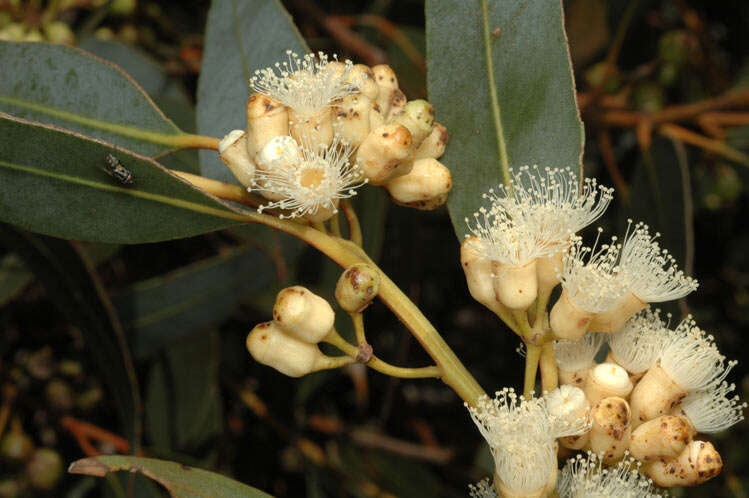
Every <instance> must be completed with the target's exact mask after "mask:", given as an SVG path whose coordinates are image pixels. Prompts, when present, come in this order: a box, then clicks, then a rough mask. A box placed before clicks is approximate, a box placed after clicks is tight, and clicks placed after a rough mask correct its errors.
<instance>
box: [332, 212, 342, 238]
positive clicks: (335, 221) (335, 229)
mask: <svg viewBox="0 0 749 498" xmlns="http://www.w3.org/2000/svg"><path fill="white" fill-rule="evenodd" d="M330 233H332V234H333V235H334V236H336V237H341V221H340V218H339V216H338V213H336V214H334V215H333V217H332V218H330Z"/></svg>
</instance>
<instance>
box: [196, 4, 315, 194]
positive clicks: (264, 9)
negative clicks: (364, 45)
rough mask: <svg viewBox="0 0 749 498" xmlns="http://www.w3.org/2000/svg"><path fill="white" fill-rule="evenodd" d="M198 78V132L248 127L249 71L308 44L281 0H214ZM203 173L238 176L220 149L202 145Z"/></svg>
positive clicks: (219, 132)
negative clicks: (205, 148) (218, 154)
mask: <svg viewBox="0 0 749 498" xmlns="http://www.w3.org/2000/svg"><path fill="white" fill-rule="evenodd" d="M205 36H206V39H205V46H204V48H203V66H202V68H201V71H200V80H199V81H198V132H199V133H200V134H202V135H210V136H214V137H222V136H224V135H226V134H227V133H229V132H230V131H231V130H234V129H245V128H246V127H247V118H246V106H247V97H249V95H250V90H249V80H250V75H251V74H252V72H254V71H255V70H257V69H262V68H264V67H267V66H271V65H273V64H274V63H275V62H278V61H280V60H282V59H285V58H286V50H293V51H295V52H297V53H306V52H307V51H308V50H309V49H308V48H307V45H306V44H305V43H304V40H303V39H302V37H301V35H300V34H299V32H298V31H297V29H296V27H295V26H294V24H293V23H292V22H291V16H290V15H289V14H288V13H287V12H286V10H285V9H284V8H283V6H282V5H281V2H279V1H278V0H213V2H212V4H211V10H210V12H209V13H208V24H207V26H206V35H205ZM200 165H201V170H202V172H203V176H207V177H210V178H215V179H216V180H223V181H234V179H233V177H232V175H231V173H230V172H229V170H228V169H227V168H226V167H225V166H224V165H223V164H222V163H221V162H220V161H219V160H218V157H216V154H215V153H211V152H210V151H201V153H200Z"/></svg>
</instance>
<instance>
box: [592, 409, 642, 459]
mask: <svg viewBox="0 0 749 498" xmlns="http://www.w3.org/2000/svg"><path fill="white" fill-rule="evenodd" d="M592 418H593V427H591V429H590V438H589V441H588V446H589V448H590V450H591V451H592V452H593V453H602V454H603V456H602V458H601V459H602V460H603V463H606V464H611V463H612V462H615V461H616V460H619V459H620V458H622V457H623V456H624V453H625V451H626V450H627V443H628V441H629V436H630V434H631V432H632V424H631V421H632V416H631V412H630V409H629V404H627V402H626V401H625V400H624V399H622V398H619V397H616V396H612V397H610V398H604V399H602V400H601V401H599V402H598V404H597V405H595V407H594V408H593V411H592Z"/></svg>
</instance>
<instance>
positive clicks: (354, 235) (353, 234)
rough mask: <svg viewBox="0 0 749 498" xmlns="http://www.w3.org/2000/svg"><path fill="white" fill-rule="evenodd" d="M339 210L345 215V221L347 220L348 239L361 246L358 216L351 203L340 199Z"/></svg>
mask: <svg viewBox="0 0 749 498" xmlns="http://www.w3.org/2000/svg"><path fill="white" fill-rule="evenodd" d="M341 210H342V211H343V214H344V215H345V216H346V221H347V222H348V232H349V239H351V242H353V243H354V244H356V245H357V246H359V247H361V246H362V242H363V239H362V234H361V225H360V224H359V218H358V217H357V216H356V211H354V206H352V205H351V202H350V201H349V200H348V199H343V200H342V201H341Z"/></svg>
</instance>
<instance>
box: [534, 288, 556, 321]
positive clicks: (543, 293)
mask: <svg viewBox="0 0 749 498" xmlns="http://www.w3.org/2000/svg"><path fill="white" fill-rule="evenodd" d="M553 290H554V287H549V288H539V289H538V297H537V298H536V309H535V314H534V317H533V327H534V328H538V327H539V325H540V326H543V323H544V322H543V320H545V319H546V307H547V306H548V305H549V298H550V297H551V293H552V291H553ZM539 320H542V321H541V322H539Z"/></svg>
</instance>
